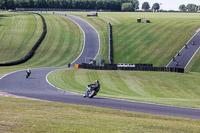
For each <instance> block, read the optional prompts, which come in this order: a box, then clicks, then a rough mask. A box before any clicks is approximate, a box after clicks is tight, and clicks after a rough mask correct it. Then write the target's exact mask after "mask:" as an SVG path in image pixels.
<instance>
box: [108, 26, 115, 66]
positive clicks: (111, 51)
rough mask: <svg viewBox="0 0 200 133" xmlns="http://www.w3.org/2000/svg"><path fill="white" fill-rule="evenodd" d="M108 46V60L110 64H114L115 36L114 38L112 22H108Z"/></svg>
mask: <svg viewBox="0 0 200 133" xmlns="http://www.w3.org/2000/svg"><path fill="white" fill-rule="evenodd" d="M108 32H109V33H108V48H109V53H108V60H109V63H110V64H113V61H114V60H113V59H114V57H113V38H112V25H111V23H108Z"/></svg>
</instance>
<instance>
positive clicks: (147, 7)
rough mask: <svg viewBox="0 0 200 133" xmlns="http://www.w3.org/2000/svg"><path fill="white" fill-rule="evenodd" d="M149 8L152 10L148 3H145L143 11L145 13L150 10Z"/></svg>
mask: <svg viewBox="0 0 200 133" xmlns="http://www.w3.org/2000/svg"><path fill="white" fill-rule="evenodd" d="M149 8H150V5H149V3H148V2H144V3H143V4H142V9H143V10H144V11H146V10H148V9H149Z"/></svg>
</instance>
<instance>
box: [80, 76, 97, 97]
mask: <svg viewBox="0 0 200 133" xmlns="http://www.w3.org/2000/svg"><path fill="white" fill-rule="evenodd" d="M91 86H93V88H94V90H97V89H99V88H100V83H99V81H98V80H96V81H95V82H94V84H89V85H88V86H87V88H86V92H85V95H84V96H83V97H84V98H85V97H89V94H88V91H89V90H90V88H91Z"/></svg>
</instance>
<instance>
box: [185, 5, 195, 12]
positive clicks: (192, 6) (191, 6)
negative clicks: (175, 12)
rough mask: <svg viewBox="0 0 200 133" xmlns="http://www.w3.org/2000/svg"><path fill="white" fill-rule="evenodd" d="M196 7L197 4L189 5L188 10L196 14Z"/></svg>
mask: <svg viewBox="0 0 200 133" xmlns="http://www.w3.org/2000/svg"><path fill="white" fill-rule="evenodd" d="M196 7H197V6H196V5H195V4H188V5H187V6H186V9H187V10H188V11H189V12H195V11H196Z"/></svg>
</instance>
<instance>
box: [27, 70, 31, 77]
mask: <svg viewBox="0 0 200 133" xmlns="http://www.w3.org/2000/svg"><path fill="white" fill-rule="evenodd" d="M30 75H31V71H30V70H29V71H26V78H28V77H29V76H30Z"/></svg>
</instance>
